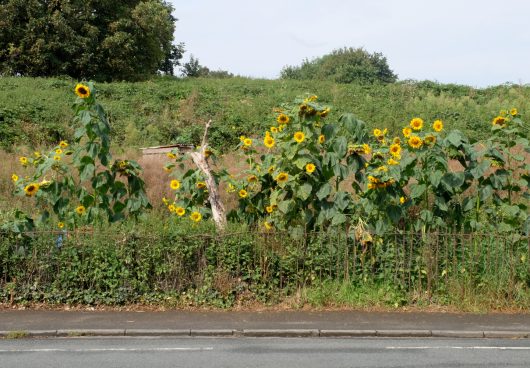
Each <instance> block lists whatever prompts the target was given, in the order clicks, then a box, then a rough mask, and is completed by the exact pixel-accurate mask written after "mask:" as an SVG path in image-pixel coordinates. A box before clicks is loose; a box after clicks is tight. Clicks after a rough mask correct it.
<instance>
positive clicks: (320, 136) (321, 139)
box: [318, 134, 326, 144]
mask: <svg viewBox="0 0 530 368" xmlns="http://www.w3.org/2000/svg"><path fill="white" fill-rule="evenodd" d="M325 141H326V137H325V136H324V134H320V135H319V136H318V143H320V144H324V142H325Z"/></svg>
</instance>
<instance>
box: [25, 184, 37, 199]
mask: <svg viewBox="0 0 530 368" xmlns="http://www.w3.org/2000/svg"><path fill="white" fill-rule="evenodd" d="M38 191H39V184H37V183H30V184H28V185H26V186H25V187H24V192H25V193H26V195H27V196H28V197H33V196H34V195H35V194H36V193H37V192H38Z"/></svg>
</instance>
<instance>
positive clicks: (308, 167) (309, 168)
mask: <svg viewBox="0 0 530 368" xmlns="http://www.w3.org/2000/svg"><path fill="white" fill-rule="evenodd" d="M316 168H317V167H316V166H315V164H312V163H309V164H307V165H305V171H306V172H307V173H308V174H312V173H314V172H315V170H316Z"/></svg>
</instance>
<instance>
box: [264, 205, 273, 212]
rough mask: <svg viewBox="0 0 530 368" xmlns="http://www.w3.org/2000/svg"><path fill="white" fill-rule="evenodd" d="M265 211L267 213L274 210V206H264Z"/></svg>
mask: <svg viewBox="0 0 530 368" xmlns="http://www.w3.org/2000/svg"><path fill="white" fill-rule="evenodd" d="M265 211H267V213H272V212H273V211H274V207H272V206H267V207H265Z"/></svg>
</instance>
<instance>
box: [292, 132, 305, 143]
mask: <svg viewBox="0 0 530 368" xmlns="http://www.w3.org/2000/svg"><path fill="white" fill-rule="evenodd" d="M304 139H305V134H304V133H303V132H296V133H294V140H295V141H296V142H297V143H302V142H303V141H304Z"/></svg>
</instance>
